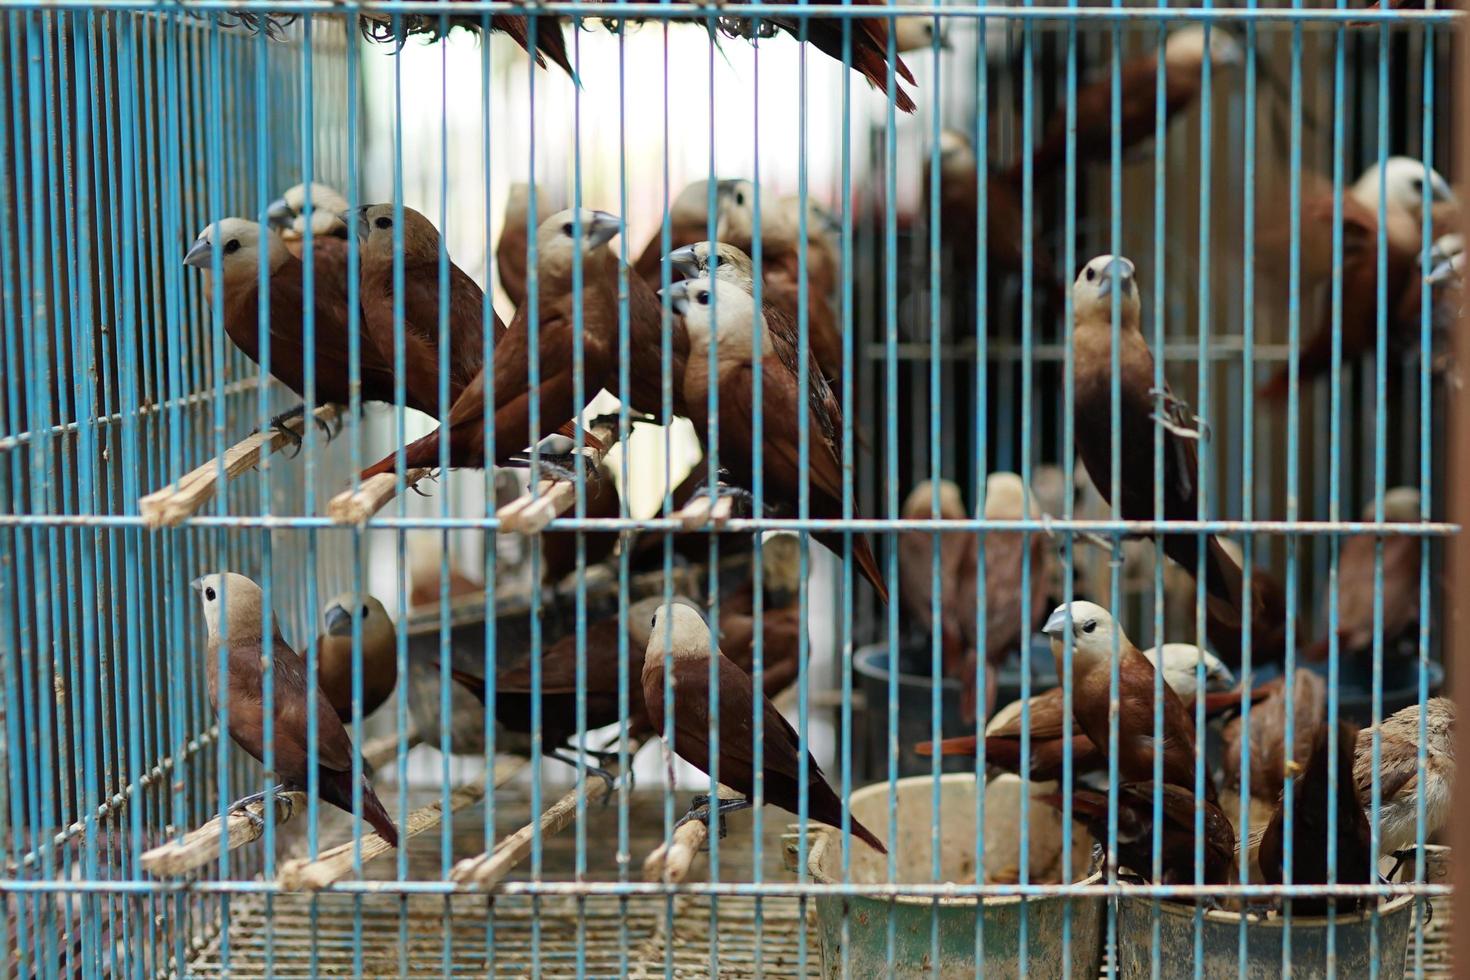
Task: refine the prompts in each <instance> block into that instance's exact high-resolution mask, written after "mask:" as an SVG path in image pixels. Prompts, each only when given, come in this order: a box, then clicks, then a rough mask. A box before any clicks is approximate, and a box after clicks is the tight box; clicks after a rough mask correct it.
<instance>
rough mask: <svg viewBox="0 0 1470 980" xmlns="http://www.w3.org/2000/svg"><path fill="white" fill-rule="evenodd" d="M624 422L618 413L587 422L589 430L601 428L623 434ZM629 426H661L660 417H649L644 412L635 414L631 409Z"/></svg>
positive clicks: (600, 416)
mask: <svg viewBox="0 0 1470 980" xmlns="http://www.w3.org/2000/svg"><path fill="white" fill-rule="evenodd" d="M622 422H623V417H622V416H621V415H620V414H619V413H617V412H605V413H603V414H602V415H599V416H597V417H596V418H593V419H590V420H589V421H588V422H587V428H589V429H600V428H603V427H606V428H609V429H612V430H613V431H614V432H621V431H622ZM628 424H629V425H639V424H642V425H658V424H659V420H658V417H657V416H654V415H648V414H645V413H644V412H635V411H632V410H631V409H630V410H629V411H628Z"/></svg>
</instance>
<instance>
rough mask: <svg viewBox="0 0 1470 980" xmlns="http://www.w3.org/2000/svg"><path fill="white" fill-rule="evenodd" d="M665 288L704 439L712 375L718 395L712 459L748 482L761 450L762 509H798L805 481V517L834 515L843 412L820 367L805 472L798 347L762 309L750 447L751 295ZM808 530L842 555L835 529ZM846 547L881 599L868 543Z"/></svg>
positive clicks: (690, 285)
mask: <svg viewBox="0 0 1470 980" xmlns="http://www.w3.org/2000/svg"><path fill="white" fill-rule="evenodd" d="M669 288H670V298H671V302H672V303H673V306H674V310H675V312H677V313H679V315H680V316H682V317H683V318H684V324H685V326H686V327H687V329H688V336H689V343H690V347H689V358H688V362H687V366H686V367H685V369H684V374H683V379H684V380H683V394H684V404H685V406H686V408H687V411H688V418H689V420H690V421H691V422H693V423H694V428H695V431H696V432H699V433H701V435H702V436H703V437H706V438H707V434H708V433H709V432H710V431H711V428H710V420H709V418H708V417H707V416H708V414H709V387H710V384H711V382H712V381H713V383H714V384H716V385H717V386H718V388H719V393H720V399H719V412H720V417H719V425H718V427H717V428H718V433H719V463H720V466H721V467H723V468H724V469H725V470H726V471H727V472H728V473H729V478H730V482H732V483H734V484H736V485H738V486H742V487H747V488H749V487H750V486H751V485H752V482H753V469H754V467H753V461H754V454H755V453H756V452H760V453H761V460H762V465H763V467H764V480H765V485H764V496H765V500H764V503H765V505H766V506H767V507H771V508H775V509H776V510H777V511H778V512H780V513H785V514H794V513H796V512H797V508H798V500H799V494H800V490H801V484H802V481H803V480H806V481H807V486H808V493H809V497H808V504H809V508H810V509H809V514H810V516H811V517H813V518H840V517H842V516H843V512H842V510H843V486H842V465H841V460H842V452H841V448H840V447H841V440H842V410H841V407H840V406H839V405H838V404H837V400H836V398H835V397H833V395H832V390H831V388H829V387H828V386H827V383H826V382H825V381H824V380H823V378H822V373H821V371H820V370H818V369H816V367H815V365H810V366H809V368H808V371H807V382H808V385H807V393H806V417H807V420H808V423H809V424H808V429H807V432H808V443H807V448H808V458H807V468H806V469H805V470H803V469H801V468H800V454H799V446H800V438H799V437H800V432H799V429H798V425H799V423H798V419H799V417H800V416H799V414H798V413H799V412H800V411H801V397H802V393H801V388H800V385H799V384H798V374H797V366H798V363H799V362H798V359H797V351H796V349H795V348H794V347H792V346H791V344H790V343H789V342H786V341H785V339H784V338H783V335H782V333H781V331H779V330H772V329H770V327H769V326H768V322H769V321H768V319H767V318H766V317H765V316H764V314H762V315H761V316H760V321H761V328H762V329H763V330H764V331H765V333H764V335H763V337H762V359H761V364H762V370H763V375H762V389H761V395H762V399H761V400H762V402H763V405H762V409H763V413H764V414H763V418H764V431H763V442H762V444H761V445H760V446H759V447H756V446H755V444H754V439H753V435H752V432H751V418H752V414H753V411H754V408H755V405H754V398H755V396H754V382H753V379H752V364H753V356H752V355H753V350H752V337H753V333H752V318H753V316H754V315H755V314H756V313H757V312H758V311H756V310H755V309H754V306H753V301H752V299H751V297H750V295H749V294H748V293H746V292H745V291H744V290H743V289H741V288H739V287H738V286H735V285H732V284H731V283H729V282H725V281H723V280H719V279H716V280H714V281H711V280H709V279H694V280H684V281H683V282H677V283H675V284H674V285H673V286H671V287H669ZM715 297H717V299H715V300H714V302H713V304H712V298H715ZM712 305H713V307H715V308H714V309H712ZM716 316H717V317H718V321H716V319H715V317H716ZM711 338H716V342H717V352H716V353H717V357H718V359H719V360H718V364H717V366H716V370H717V372H718V374H717V376H716V377H715V378H713V379H711V378H710V376H709V354H708V351H709V345H710V342H711ZM812 536H813V537H814V538H816V539H817V541H819V542H820V543H821V544H822V545H823V546H825V547H826V548H828V549H829V550H831V551H832V552H833V553H835V554H841V553H842V546H843V538H842V534H840V533H833V532H821V533H814V534H813V535H812ZM852 548H853V558H854V560H855V561H856V562H857V565H858V568H859V570H860V571H861V572H862V573H863V575H864V576H865V577H866V578H867V579H868V581H869V582H870V583H871V584H872V586H873V588H874V589H876V590H877V592H878V594H879V596H880V597H882V599H883V601H884V602H887V601H888V590H887V588H886V587H885V585H884V583H883V576H882V575H881V574H880V573H879V571H878V562H877V560H876V559H875V558H874V557H873V552H872V549H871V548H870V547H869V546H868V542H867V539H866V538H864V537H862V536H860V535H854V536H853V540H852Z"/></svg>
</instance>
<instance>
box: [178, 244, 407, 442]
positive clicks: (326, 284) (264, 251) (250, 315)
mask: <svg viewBox="0 0 1470 980" xmlns="http://www.w3.org/2000/svg"><path fill="white" fill-rule="evenodd" d="M216 245H218V247H219V252H220V279H221V285H222V287H223V292H224V304H223V310H222V313H223V319H224V328H225V333H226V334H227V335H228V336H229V338H230V340H231V342H233V343H234V345H235V346H236V347H238V348H240V350H242V351H244V352H245V355H246V356H247V357H249V358H250V359H251V360H252V361H256V362H259V359H260V301H261V296H260V277H259V276H260V265H261V263H264V264H265V266H266V268H267V269H268V271H269V277H270V281H269V288H268V292H269V295H268V297H267V302H268V303H269V306H268V315H269V319H270V372H271V375H272V376H273V377H274V378H275V379H276V380H277V381H280V382H281V383H282V384H284V385H285V386H286V387H288V388H290V389H291V390H292V391H294V392H295V393H296V394H297V395H299V396H301V397H302V398H305V397H306V347H305V345H306V333H305V331H306V322H305V321H306V313H305V307H306V296H305V284H304V276H305V271H304V270H305V266H304V265H303V264H302V262H301V260H300V259H298V258H296V257H295V256H294V255H292V254H291V252H290V250H289V249H287V248H286V245H285V243H284V242H283V241H282V240H281V237H280V236H279V235H277V234H276V233H275V232H273V231H271V230H270V229H268V228H267V229H262V228H261V227H260V226H259V225H257V224H256V223H255V222H253V221H247V220H245V219H244V218H223V219H221V220H219V221H216V222H214V223H213V224H211V225H208V226H207V227H205V229H204V230H203V231H201V232H200V233H199V237H198V238H197V239H195V241H194V244H193V245H192V246H190V248H189V251H188V253H187V254H186V255H185V256H184V264H185V265H187V266H190V267H192V268H196V269H200V270H202V271H203V272H204V273H205V296H206V298H207V299H210V300H212V299H213V294H214V293H213V288H212V285H211V284H210V281H209V277H210V276H211V274H212V270H213V262H214V248H215V246H216ZM312 269H313V302H312V315H313V316H312V329H313V331H314V342H315V345H316V347H315V359H314V361H315V369H316V370H315V374H316V379H315V380H316V393H315V400H316V404H318V405H325V404H328V403H334V404H339V405H346V404H348V403H349V396H350V390H349V386H348V381H349V378H350V367H349V365H350V360H349V357H348V355H349V352H350V347H349V336H350V334H349V332H348V318H347V279H346V274H345V273H346V268H345V265H343V264H342V263H340V262H339V261H338V260H337V259H336V258H335V257H333V256H331V255H330V254H329V253H327V252H325V251H324V250H322V249H318V250H316V252H315V257H314V261H313V264H312ZM359 346H360V350H361V359H360V364H361V379H362V389H361V393H362V398H363V400H364V401H392V400H393V372H392V368H391V366H390V365H388V364H386V363H384V362H383V361H382V360H381V359H380V358H379V357H378V356H377V350H376V348H375V347H373V346H372V345H371V344H370V343H368V342H367V337H366V336H365V334H364V335H363V336H362V343H361V344H360V345H359ZM301 411H302V408H300V407H298V408H295V409H293V410H291V411H289V412H286V413H284V414H283V415H281V416H278V417H277V418H276V419H275V420H273V424H275V425H276V426H277V427H280V426H281V425H282V424H283V423H284V422H285V420H286V419H287V418H290V417H292V416H294V415H299V414H301ZM298 441H299V440H298Z"/></svg>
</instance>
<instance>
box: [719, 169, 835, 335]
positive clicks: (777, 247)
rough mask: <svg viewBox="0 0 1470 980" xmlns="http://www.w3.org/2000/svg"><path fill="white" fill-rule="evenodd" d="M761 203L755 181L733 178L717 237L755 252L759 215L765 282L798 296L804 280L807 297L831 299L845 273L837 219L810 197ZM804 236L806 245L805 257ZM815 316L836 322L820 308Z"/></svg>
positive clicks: (770, 286)
mask: <svg viewBox="0 0 1470 980" xmlns="http://www.w3.org/2000/svg"><path fill="white" fill-rule="evenodd" d="M759 203H760V208H759V211H757V208H756V204H757V202H756V186H755V185H754V184H752V183H751V182H750V181H748V180H737V181H735V182H733V183H732V184H731V188H730V195H729V198H728V203H727V205H726V207H725V208H724V210H723V211H722V212H721V222H720V229H719V240H720V241H722V242H725V243H727V244H730V245H734V246H735V247H736V248H738V249H740V251H742V252H744V253H745V254H746V255H749V256H752V258H753V257H754V256H755V253H756V248H755V230H756V229H755V225H756V218H757V217H759V218H760V253H761V254H760V260H761V282H762V283H763V288H764V289H772V290H777V291H782V290H784V291H786V292H787V293H788V294H789V295H791V296H793V297H794V296H795V295H796V292H797V288H798V286H799V284H801V283H802V282H803V281H804V282H805V283H806V287H807V295H808V299H809V302H812V301H811V300H810V297H813V296H815V297H818V298H820V299H822V300H823V301H824V302H826V301H828V300H830V298H831V297H832V296H834V295H835V294H836V292H837V286H838V283H839V279H840V278H841V275H842V245H841V242H840V241H839V240H838V239H837V234H836V233H837V229H838V228H839V227H840V226H839V223H838V222H837V220H836V219H835V218H834V217H832V216H831V215H830V214H828V213H827V212H826V211H825V210H823V209H822V208H821V207H820V206H819V205H818V204H817V203H816V202H815V201H813V200H811V199H810V198H808V199H806V200H803V199H802V198H800V197H797V196H795V195H789V196H785V197H775V198H772V197H771V196H766V197H765V198H763V199H762V200H761V201H760V202H759ZM803 217H805V221H806V235H805V237H803V236H802V227H801V226H802V220H803ZM803 242H805V246H806V247H805V257H804V258H803V254H802V253H803V248H802V243H803ZM803 262H804V263H805V266H803ZM762 298H764V297H762ZM794 302H795V301H794V300H793V301H792V303H793V304H794ZM812 308H813V309H815V306H814V305H813V307H812ZM813 318H814V319H815V318H821V319H830V320H832V321H833V322H834V323H835V320H836V314H835V313H821V312H818V313H817V314H815V315H814V317H813Z"/></svg>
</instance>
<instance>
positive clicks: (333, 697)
mask: <svg viewBox="0 0 1470 980" xmlns="http://www.w3.org/2000/svg"><path fill="white" fill-rule="evenodd" d="M354 618H355V619H357V620H358V621H359V622H361V623H362V716H363V717H364V718H366V717H368V716H369V715H371V714H372V713H373V712H374V711H376V710H378V707H379V706H380V705H382V704H383V702H385V701H387V700H388V698H389V697H391V696H392V694H393V688H394V687H395V686H396V685H397V684H398V630H397V629H395V628H394V626H393V620H392V618H390V617H389V615H388V610H386V609H384V608H383V604H382V603H381V602H379V601H378V600H377V599H375V598H373V597H372V596H370V595H365V596H363V597H362V601H361V602H360V603H359V602H357V601H356V597H355V596H354V595H353V594H352V593H350V592H348V593H344V594H343V595H339V596H337V598H335V599H333V600H332V601H331V602H330V603H328V604H327V608H326V610H325V611H324V612H323V613H322V622H323V624H324V625H325V626H326V632H324V633H322V634H321V636H320V637H318V638H317V646H316V649H317V658H318V666H317V671H318V673H317V684H318V686H320V687H321V689H322V693H323V694H325V695H326V696H327V700H328V701H329V702H331V705H332V710H334V711H336V712H337V717H338V718H341V719H342V723H343V724H344V725H346V724H348V723H349V722H351V721H352V624H353V620H354Z"/></svg>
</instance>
